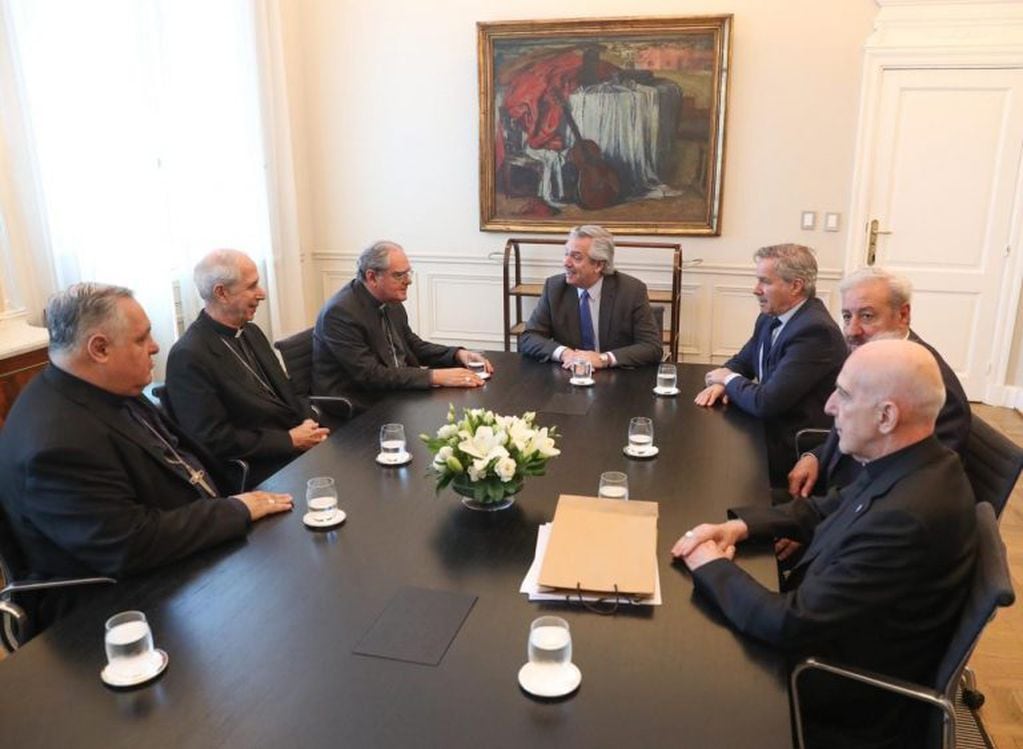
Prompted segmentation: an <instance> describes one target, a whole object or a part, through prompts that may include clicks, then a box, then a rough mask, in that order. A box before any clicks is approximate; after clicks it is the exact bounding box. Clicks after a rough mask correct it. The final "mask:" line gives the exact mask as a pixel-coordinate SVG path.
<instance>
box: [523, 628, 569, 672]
mask: <svg viewBox="0 0 1023 749" xmlns="http://www.w3.org/2000/svg"><path fill="white" fill-rule="evenodd" d="M527 653H528V655H529V662H530V663H531V664H533V665H536V666H564V665H566V664H568V663H571V662H572V633H571V632H569V629H568V622H566V621H565V620H564V619H562V618H561V617H560V616H541V617H540V618H538V619H534V620H533V623H532V624H530V625H529V647H528V650H527Z"/></svg>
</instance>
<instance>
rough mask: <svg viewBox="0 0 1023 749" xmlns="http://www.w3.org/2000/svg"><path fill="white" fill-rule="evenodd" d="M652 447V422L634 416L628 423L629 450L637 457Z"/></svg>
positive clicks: (644, 417) (643, 417) (648, 419)
mask: <svg viewBox="0 0 1023 749" xmlns="http://www.w3.org/2000/svg"><path fill="white" fill-rule="evenodd" d="M653 446H654V422H653V420H652V419H650V418H648V417H646V416H634V417H633V418H632V419H631V420H630V421H629V449H630V450H631V451H632V452H634V453H636V454H637V455H642V454H644V453H647V452H650V448H652V447H653Z"/></svg>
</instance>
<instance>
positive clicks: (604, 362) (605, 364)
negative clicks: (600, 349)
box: [600, 354, 611, 367]
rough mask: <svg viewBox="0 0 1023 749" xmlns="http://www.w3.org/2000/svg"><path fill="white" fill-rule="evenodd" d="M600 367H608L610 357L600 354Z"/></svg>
mask: <svg viewBox="0 0 1023 749" xmlns="http://www.w3.org/2000/svg"><path fill="white" fill-rule="evenodd" d="M600 365H601V366H602V367H610V366H611V355H610V354H601V355H600Z"/></svg>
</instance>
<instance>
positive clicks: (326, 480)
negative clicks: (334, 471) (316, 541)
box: [305, 476, 337, 522]
mask: <svg viewBox="0 0 1023 749" xmlns="http://www.w3.org/2000/svg"><path fill="white" fill-rule="evenodd" d="M305 503H306V507H308V508H309V514H310V515H312V518H311V520H313V521H323V522H326V521H328V520H330V519H331V518H332V517H333V516H334V511H335V510H337V485H336V484H335V483H334V479H333V478H331V477H330V476H317V477H316V478H311V479H309V480H308V481H307V482H306V485H305Z"/></svg>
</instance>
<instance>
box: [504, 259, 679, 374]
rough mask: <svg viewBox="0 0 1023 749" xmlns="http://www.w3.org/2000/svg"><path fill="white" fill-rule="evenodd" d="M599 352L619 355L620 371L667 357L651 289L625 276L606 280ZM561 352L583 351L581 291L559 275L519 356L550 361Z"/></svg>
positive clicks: (553, 278)
mask: <svg viewBox="0 0 1023 749" xmlns="http://www.w3.org/2000/svg"><path fill="white" fill-rule="evenodd" d="M597 327H598V329H599V332H600V350H601V351H606V352H610V353H612V354H614V357H615V361H617V362H618V364H619V366H623V367H638V366H642V365H644V364H656V363H657V362H659V361H660V360H661V357H662V356H663V349H662V347H661V331H659V330H658V329H657V323H656V322H655V321H654V313H653V310H652V309H650V300H649V297H648V295H647V289H646V284H644V283H643V282H642V281H640V280H639V279H638V278H633V277H632V276H629V275H626V274H625V273H618V272H616V273H613V274H611V275H610V276H604V284H603V286H602V288H601V292H600V320H599V321H598V322H597ZM558 346H568V347H569V348H573V349H577V348H580V347H581V346H582V333H581V331H580V328H579V291H578V290H577V289H576V287H575V286H569V285H568V284H567V283H565V276H564V274H563V273H559V274H558V275H556V276H551V277H550V278H548V279H547V281H546V282H545V283H544V285H543V294H542V295H541V296H540V302H539V304H537V305H536V309H534V310H533V314H532V315H530V317H529V322H528V323H526V330H525V332H524V333H523V334H522V337H521V338H520V339H519V351H520V352H522V353H523V354H525V355H526V356H530V357H532V358H534V359H540V360H541V361H547V360H549V359H550V358H551V355H552V354H553V353H554V350H555V349H556V348H557V347H558Z"/></svg>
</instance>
